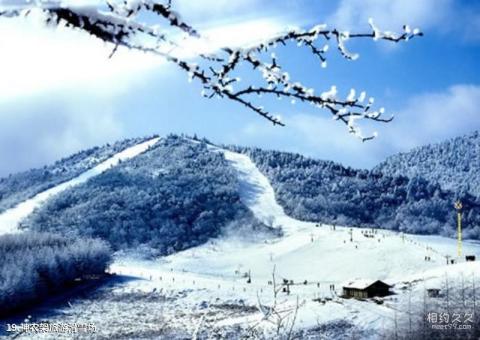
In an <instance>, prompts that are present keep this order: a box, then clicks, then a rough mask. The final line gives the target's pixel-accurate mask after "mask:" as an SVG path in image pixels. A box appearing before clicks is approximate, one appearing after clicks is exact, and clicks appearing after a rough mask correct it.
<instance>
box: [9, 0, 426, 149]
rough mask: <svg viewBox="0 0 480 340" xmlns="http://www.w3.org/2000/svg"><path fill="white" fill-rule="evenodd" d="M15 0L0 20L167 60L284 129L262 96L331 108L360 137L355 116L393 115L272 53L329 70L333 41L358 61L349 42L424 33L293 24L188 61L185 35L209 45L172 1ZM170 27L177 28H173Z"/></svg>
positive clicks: (207, 92)
mask: <svg viewBox="0 0 480 340" xmlns="http://www.w3.org/2000/svg"><path fill="white" fill-rule="evenodd" d="M17 3H19V4H15V5H10V6H4V8H3V9H2V7H0V17H22V16H28V15H29V13H31V11H33V10H37V11H41V12H42V13H43V14H44V16H45V22H46V23H47V24H53V25H60V24H63V25H66V26H67V27H70V28H73V29H79V30H81V31H84V32H87V33H89V34H91V35H93V36H95V37H96V38H98V39H101V40H102V41H104V42H107V43H111V44H113V48H112V52H111V54H110V55H109V57H110V58H111V57H113V56H114V54H115V52H116V51H117V49H118V47H119V46H123V47H126V48H128V49H134V50H140V51H143V52H147V53H153V54H156V55H159V56H161V57H164V58H165V59H166V60H168V61H169V62H171V63H174V64H176V65H177V66H178V67H180V68H181V69H182V70H184V71H185V72H187V74H188V76H189V79H190V80H198V81H199V82H200V84H201V86H202V87H203V90H202V95H203V96H204V97H206V98H213V97H220V98H227V99H230V100H232V101H234V102H237V103H240V104H242V105H243V106H244V107H246V108H248V109H249V110H251V111H253V112H255V113H257V114H259V115H260V116H262V117H264V118H265V119H267V120H269V121H270V122H272V123H273V124H274V125H280V126H284V123H283V122H282V121H281V120H280V118H279V116H278V115H275V114H273V113H272V112H270V111H269V110H268V109H266V108H264V107H263V106H261V105H259V104H258V103H257V102H258V97H259V96H262V95H265V96H269V97H277V98H284V97H285V98H288V99H289V100H290V101H291V102H292V104H294V103H295V102H297V101H298V102H300V103H306V104H310V105H312V106H314V107H315V108H318V109H321V110H327V111H329V112H330V113H331V114H332V117H333V118H334V119H335V120H339V121H340V122H342V123H343V124H345V125H346V126H347V129H348V131H349V132H350V133H352V134H354V135H355V136H357V137H359V138H360V139H361V140H362V141H366V140H370V139H372V138H374V137H375V136H376V133H373V134H371V135H364V134H363V133H362V131H361V129H360V127H359V125H358V123H357V122H358V121H359V120H361V119H366V120H371V121H375V122H381V123H388V122H390V121H391V120H392V118H393V116H390V117H386V118H384V117H383V115H384V109H383V108H380V109H378V110H372V105H373V102H374V99H373V98H369V99H368V100H366V99H367V98H366V92H365V91H361V92H360V93H359V94H358V95H357V91H355V89H351V90H350V93H349V94H348V96H347V97H346V98H341V97H340V96H339V95H338V93H337V88H336V87H335V86H332V87H331V88H330V89H329V90H327V91H324V92H321V93H319V94H316V93H315V90H314V89H313V88H309V87H307V86H305V85H304V84H302V83H301V82H297V81H292V80H291V79H290V75H289V73H288V72H287V71H285V70H284V67H283V65H282V64H281V63H280V61H279V59H278V58H277V56H276V55H275V53H272V51H274V50H275V49H276V48H277V46H279V45H287V44H296V45H297V47H298V48H306V49H307V51H309V52H310V53H311V54H312V55H313V56H314V57H315V58H316V59H318V60H319V62H320V66H321V67H326V66H327V56H326V55H327V51H328V50H329V44H330V43H332V44H334V45H336V47H337V49H338V50H339V52H340V54H341V55H342V56H343V57H344V58H345V59H347V60H356V59H357V58H358V57H359V55H358V54H356V53H351V52H350V51H348V49H347V48H346V46H345V43H346V42H347V41H348V40H350V39H360V38H367V39H373V40H385V41H389V42H393V43H399V42H402V41H408V40H410V39H412V38H414V37H416V36H421V35H422V32H420V31H419V30H418V29H414V30H412V29H410V27H409V26H407V25H405V26H404V27H403V32H402V33H392V32H387V31H385V32H384V31H381V30H380V29H379V28H377V27H376V26H375V24H374V23H373V21H372V20H370V21H369V24H370V31H369V32H364V33H350V32H348V31H340V30H337V29H335V28H334V29H328V28H327V26H326V25H317V26H314V27H312V28H311V29H308V30H302V29H299V28H296V29H290V30H288V31H286V32H283V33H280V34H278V35H277V36H274V37H272V38H270V39H268V40H265V41H261V42H260V43H257V44H253V45H251V46H246V47H245V46H243V47H242V48H238V47H233V46H225V47H222V48H217V49H216V50H213V51H208V50H207V51H193V52H194V55H195V57H196V58H197V59H198V60H199V62H200V65H199V64H197V63H193V62H192V61H191V60H192V59H194V56H186V53H185V52H186V50H188V48H189V44H188V39H195V40H198V41H202V42H205V43H206V44H207V45H208V39H206V38H205V37H203V36H202V35H201V34H200V32H199V31H198V30H197V29H195V28H194V27H193V26H191V25H189V24H188V23H186V22H184V21H183V20H182V19H181V16H180V15H179V14H178V13H177V12H175V11H174V10H173V8H172V3H171V1H166V2H163V3H161V2H158V1H153V0H130V1H119V0H117V1H114V0H107V1H105V2H104V3H103V5H102V3H100V2H99V4H98V6H94V7H91V6H90V7H85V6H83V7H82V6H72V5H71V2H66V3H64V2H62V1H61V0H57V1H37V2H33V3H31V2H30V1H27V0H24V1H18V2H17ZM145 14H149V15H153V16H156V17H157V18H158V19H159V22H158V23H155V25H152V24H146V23H143V22H142V21H141V19H140V17H141V16H142V15H145ZM161 24H163V25H164V28H165V29H170V31H168V32H167V31H166V30H165V31H162V30H161V29H160V26H159V25H161ZM171 29H175V30H177V31H178V32H177V33H172V32H171ZM320 41H323V46H322V45H321V44H319V43H320ZM190 52H191V51H190ZM187 55H188V53H187ZM242 65H247V67H250V68H251V69H252V71H253V74H257V75H260V80H259V81H258V85H257V86H255V85H254V84H252V83H250V84H247V85H243V84H242V82H241V79H240V78H239V77H238V76H236V74H238V72H239V70H240V69H241V67H242Z"/></svg>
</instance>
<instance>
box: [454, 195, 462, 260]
mask: <svg viewBox="0 0 480 340" xmlns="http://www.w3.org/2000/svg"><path fill="white" fill-rule="evenodd" d="M454 206H455V209H456V210H457V236H458V241H457V242H458V243H457V246H458V257H461V256H462V208H463V205H462V202H460V201H459V200H458V201H456V202H455V204H454Z"/></svg>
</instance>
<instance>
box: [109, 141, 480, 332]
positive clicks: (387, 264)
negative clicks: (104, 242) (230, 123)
mask: <svg viewBox="0 0 480 340" xmlns="http://www.w3.org/2000/svg"><path fill="white" fill-rule="evenodd" d="M210 149H211V150H212V151H214V152H222V153H223V154H224V155H225V159H226V160H227V161H228V162H230V164H231V165H232V166H233V167H234V168H235V170H236V171H237V174H238V179H239V192H240V198H241V200H242V201H243V203H244V204H245V205H246V206H247V207H248V208H249V209H250V210H251V211H252V212H253V213H254V214H255V216H256V217H257V218H258V219H259V220H261V221H262V222H264V223H265V224H267V225H270V226H272V227H275V228H281V229H282V230H283V232H284V234H283V236H282V237H274V236H263V238H261V237H257V238H255V237H252V235H246V236H244V235H243V236H242V233H241V232H240V233H235V234H230V235H225V236H223V237H221V238H219V239H215V240H210V241H209V242H208V243H206V244H204V245H202V246H199V247H195V248H192V249H188V250H186V251H182V252H179V253H176V254H173V255H171V256H168V257H165V258H162V259H161V260H160V261H155V262H152V261H135V260H132V259H123V260H120V261H118V262H116V263H115V264H114V265H113V267H112V270H113V271H115V272H118V273H121V274H127V275H133V276H138V277H143V278H145V279H147V280H148V281H143V282H142V283H141V284H140V286H143V289H146V290H147V291H148V290H150V289H155V288H159V287H161V288H163V289H167V290H172V291H190V293H189V294H188V295H187V296H186V297H185V298H183V300H182V302H181V303H179V305H182V306H183V308H185V309H188V308H194V307H195V306H196V305H197V304H198V303H199V301H215V300H221V301H237V302H238V301H241V302H242V303H245V304H248V305H253V306H256V305H258V304H259V303H260V302H261V303H265V304H268V303H270V304H271V303H273V302H272V299H273V295H272V288H271V287H272V286H270V285H268V281H271V280H272V272H273V269H274V268H275V273H276V278H277V280H278V281H279V282H281V281H282V280H283V279H288V280H293V281H294V282H295V283H297V284H296V285H293V286H292V287H291V294H290V295H288V296H287V295H285V294H284V295H283V296H282V300H283V303H284V304H285V305H286V306H290V307H292V306H295V303H296V297H297V296H298V297H299V299H300V301H304V305H302V308H300V309H299V314H298V322H297V324H296V328H302V327H307V328H308V327H314V326H316V325H318V324H322V323H331V322H336V321H338V320H348V321H351V322H353V323H354V324H355V325H356V326H358V327H361V328H362V329H366V330H371V331H373V332H376V334H378V333H379V332H381V329H383V327H385V325H387V326H391V324H390V323H391V322H393V318H394V313H395V312H394V309H393V308H391V307H388V305H377V304H375V303H374V302H371V301H370V302H369V301H357V300H354V299H342V298H339V297H338V295H339V294H341V286H342V283H344V282H346V281H348V280H352V279H373V280H377V279H380V280H384V281H386V282H387V283H389V284H392V285H395V284H400V283H402V284H404V283H405V281H408V280H410V282H416V281H418V280H423V279H425V280H433V281H434V282H435V280H438V279H439V277H443V276H444V275H445V272H446V271H448V272H449V273H452V275H460V273H463V272H464V271H465V272H466V273H470V272H478V273H480V266H479V263H478V262H475V263H460V264H457V265H453V266H452V265H450V266H448V267H447V266H445V262H446V260H445V255H449V256H452V257H455V253H456V249H457V248H456V241H455V240H452V239H448V238H444V237H440V236H430V237H426V236H417V235H403V234H400V233H395V232H391V231H387V230H377V232H376V234H374V237H373V238H371V237H365V236H364V235H363V233H364V232H366V231H367V230H366V229H361V228H352V229H351V228H348V227H336V228H333V227H332V226H329V225H321V226H319V227H317V226H316V224H315V223H309V222H302V221H298V220H295V219H293V218H291V217H289V216H287V215H286V214H285V213H284V211H283V209H282V207H281V206H280V205H279V204H278V203H277V201H276V199H275V194H274V190H273V188H272V186H271V185H270V183H269V181H268V179H267V178H266V177H265V176H264V175H263V174H262V173H261V172H260V171H259V170H258V168H257V167H256V166H255V164H254V163H253V162H252V160H251V159H250V158H249V157H248V156H246V155H244V154H240V153H236V152H232V151H229V150H223V149H220V148H218V147H215V146H211V147H210ZM246 233H248V229H247V232H246ZM464 253H468V254H475V255H477V257H478V256H479V255H480V247H479V244H478V243H477V242H464ZM425 256H429V257H430V258H431V261H425ZM246 273H250V275H251V279H252V282H251V283H247V279H246V278H245V275H246ZM305 282H306V284H304V283H305ZM330 285H334V287H335V289H334V290H333V291H332V290H330ZM135 287H136V289H138V288H139V284H138V283H135ZM422 287H423V286H422ZM399 293H401V292H399ZM420 293H421V289H420V288H419V290H418V294H420ZM422 296H423V295H422ZM314 298H321V299H324V298H331V299H332V301H331V302H327V303H325V304H320V303H318V302H314V301H312V300H313V299H314ZM262 320H263V321H262ZM219 322H221V323H222V324H224V325H228V324H244V323H257V322H258V323H260V324H261V325H262V324H263V326H265V327H271V325H270V324H269V323H267V322H266V321H265V320H264V315H262V313H261V312H260V311H259V312H257V313H256V314H254V315H251V316H248V317H246V316H241V317H239V318H237V319H225V320H222V321H219Z"/></svg>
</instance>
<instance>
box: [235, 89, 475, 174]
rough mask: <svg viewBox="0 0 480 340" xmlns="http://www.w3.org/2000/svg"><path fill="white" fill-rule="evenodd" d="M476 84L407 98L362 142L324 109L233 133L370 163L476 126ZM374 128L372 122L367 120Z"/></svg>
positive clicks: (341, 159) (361, 164)
mask: <svg viewBox="0 0 480 340" xmlns="http://www.w3.org/2000/svg"><path fill="white" fill-rule="evenodd" d="M479 102H480V86H478V85H465V84H460V85H455V86H452V87H450V88H448V89H446V90H445V91H441V92H436V93H425V94H421V95H417V96H414V97H412V98H410V99H408V100H407V101H406V103H405V106H404V107H403V108H400V109H399V110H397V114H396V115H395V119H394V120H393V122H391V123H388V124H383V125H382V124H381V123H377V124H376V126H375V129H377V130H378V131H379V137H378V138H377V139H374V140H373V141H369V142H365V143H362V142H360V141H359V140H358V139H357V138H355V137H353V136H351V135H349V134H348V133H347V130H346V128H345V127H344V126H343V125H342V124H340V123H339V122H336V121H333V120H332V119H331V118H330V117H329V116H328V113H326V112H325V113H324V114H319V115H311V114H298V113H297V114H294V115H291V116H287V117H286V118H285V122H286V123H287V126H286V127H284V128H278V127H277V128H274V127H271V125H270V124H266V123H264V122H263V121H255V122H253V123H251V124H249V125H247V126H245V127H244V129H243V130H242V131H241V132H240V133H239V136H236V137H235V138H234V139H232V142H237V141H243V140H249V141H250V144H251V145H257V146H263V147H266V148H269V149H271V148H274V149H281V150H286V151H292V152H299V153H302V154H306V155H310V156H314V157H316V158H320V159H327V160H333V161H336V162H341V163H343V164H345V165H351V166H354V167H372V166H374V165H376V164H377V163H379V162H381V161H382V160H384V159H385V157H386V156H387V155H390V154H393V153H397V152H402V151H408V150H409V149H411V148H413V147H417V146H421V145H424V144H428V143H432V142H440V141H443V140H445V139H448V138H452V137H456V136H460V135H463V134H466V133H469V132H472V131H474V130H478V129H480V112H479V111H478V103H479ZM368 125H369V128H372V125H371V124H368Z"/></svg>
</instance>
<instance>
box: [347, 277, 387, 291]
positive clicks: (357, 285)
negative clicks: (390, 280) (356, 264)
mask: <svg viewBox="0 0 480 340" xmlns="http://www.w3.org/2000/svg"><path fill="white" fill-rule="evenodd" d="M374 285H381V286H386V287H389V288H390V287H392V286H391V285H389V284H387V283H385V282H383V281H380V280H369V279H357V280H353V281H348V282H346V283H345V284H344V285H343V288H350V289H362V290H363V289H367V288H369V287H371V286H374Z"/></svg>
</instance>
